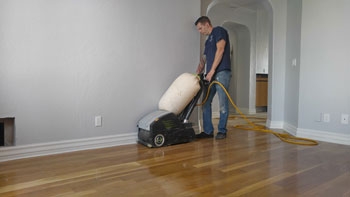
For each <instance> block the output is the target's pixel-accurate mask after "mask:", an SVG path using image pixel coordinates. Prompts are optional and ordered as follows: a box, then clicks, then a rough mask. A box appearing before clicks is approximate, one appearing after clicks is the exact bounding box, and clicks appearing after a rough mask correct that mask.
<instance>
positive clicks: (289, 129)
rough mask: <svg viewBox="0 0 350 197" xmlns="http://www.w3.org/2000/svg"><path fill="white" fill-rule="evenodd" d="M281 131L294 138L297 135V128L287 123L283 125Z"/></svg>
mask: <svg viewBox="0 0 350 197" xmlns="http://www.w3.org/2000/svg"><path fill="white" fill-rule="evenodd" d="M283 130H285V131H287V132H288V133H290V134H291V135H294V136H296V135H297V128H296V127H295V126H294V125H291V124H289V123H286V122H285V123H283Z"/></svg>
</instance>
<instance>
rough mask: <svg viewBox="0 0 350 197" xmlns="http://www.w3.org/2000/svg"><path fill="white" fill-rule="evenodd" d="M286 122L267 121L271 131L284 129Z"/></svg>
mask: <svg viewBox="0 0 350 197" xmlns="http://www.w3.org/2000/svg"><path fill="white" fill-rule="evenodd" d="M283 125H284V122H283V121H271V120H267V121H266V126H267V127H268V128H271V129H283Z"/></svg>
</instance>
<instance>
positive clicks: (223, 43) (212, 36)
mask: <svg viewBox="0 0 350 197" xmlns="http://www.w3.org/2000/svg"><path fill="white" fill-rule="evenodd" d="M195 25H196V27H197V30H198V31H199V33H201V34H202V35H205V36H207V40H206V42H205V50H204V55H203V57H201V58H200V62H199V65H198V68H197V73H198V74H199V73H202V72H203V71H204V74H205V76H206V80H208V81H213V80H216V81H218V82H220V83H221V84H222V85H223V86H224V87H225V89H226V90H228V88H229V85H230V79H231V60H230V40H229V36H228V33H227V31H226V30H225V29H224V28H222V27H213V26H212V25H211V22H210V20H209V18H208V17H206V16H202V17H200V18H198V19H197V21H196V22H195ZM216 92H217V93H218V96H219V105H220V120H219V124H218V133H217V135H216V137H215V139H225V138H226V132H227V129H226V125H227V119H228V115H229V106H228V98H227V96H226V93H225V92H224V90H223V89H222V88H221V87H220V86H219V85H218V84H214V85H213V86H212V87H211V90H210V93H209V96H208V100H207V102H206V103H205V104H204V105H203V128H204V131H203V132H202V133H200V134H198V135H197V138H212V137H214V127H213V123H212V109H211V103H212V100H213V98H214V96H215V94H216Z"/></svg>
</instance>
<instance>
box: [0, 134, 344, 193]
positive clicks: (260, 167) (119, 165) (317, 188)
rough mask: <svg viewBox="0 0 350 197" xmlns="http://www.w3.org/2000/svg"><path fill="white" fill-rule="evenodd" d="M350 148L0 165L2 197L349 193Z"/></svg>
mask: <svg viewBox="0 0 350 197" xmlns="http://www.w3.org/2000/svg"><path fill="white" fill-rule="evenodd" d="M349 186H350V146H344V145H337V144H331V143H323V142H320V144H319V145H318V146H298V145H292V144H288V143H284V142H281V141H280V140H279V139H278V138H276V137H275V136H273V135H269V134H265V133H257V132H253V131H243V130H238V129H234V128H230V130H229V132H228V135H227V138H226V139H224V140H215V139H201V140H195V141H194V142H191V143H186V144H180V145H173V146H168V147H162V148H147V147H145V146H143V145H140V144H134V145H125V146H118V147H112V148H104V149H96V150H89V151H80V152H73V153H66V154H59V155H51V156H44V157H37V158H29V159H21V160H15V161H8V162H2V163H0V196H2V197H4V196H35V197H37V196H45V197H47V196H287V197H288V196H327V197H328V196H331V197H337V196H350V187H349Z"/></svg>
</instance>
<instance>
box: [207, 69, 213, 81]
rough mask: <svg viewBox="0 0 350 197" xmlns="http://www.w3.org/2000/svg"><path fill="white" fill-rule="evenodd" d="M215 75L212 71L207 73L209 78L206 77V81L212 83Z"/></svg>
mask: <svg viewBox="0 0 350 197" xmlns="http://www.w3.org/2000/svg"><path fill="white" fill-rule="evenodd" d="M214 74H215V71H213V70H210V72H209V73H207V76H205V79H206V80H207V81H211V79H212V78H213V76H214Z"/></svg>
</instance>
